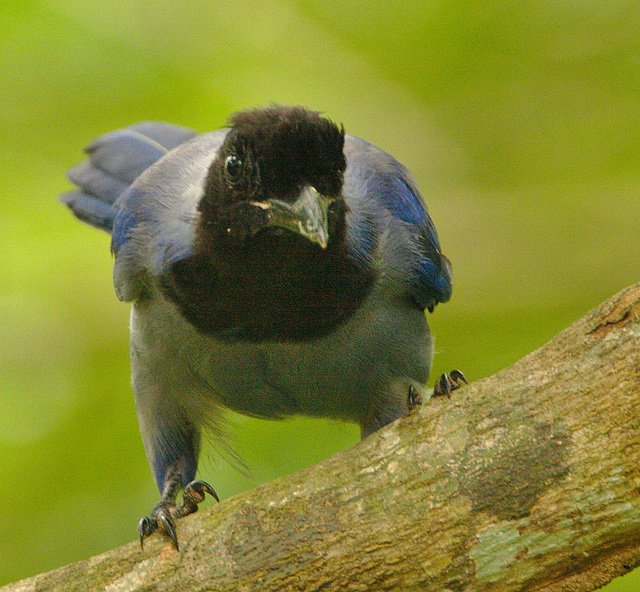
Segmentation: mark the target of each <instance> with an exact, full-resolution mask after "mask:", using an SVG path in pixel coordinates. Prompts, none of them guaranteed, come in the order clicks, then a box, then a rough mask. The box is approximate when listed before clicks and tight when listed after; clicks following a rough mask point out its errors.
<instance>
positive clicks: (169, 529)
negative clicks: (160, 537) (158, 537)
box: [158, 512, 180, 551]
mask: <svg viewBox="0 0 640 592" xmlns="http://www.w3.org/2000/svg"><path fill="white" fill-rule="evenodd" d="M158 520H159V522H161V523H162V527H163V528H164V530H165V531H166V533H167V535H169V538H170V539H171V541H172V542H173V546H174V547H175V548H176V551H179V550H180V546H179V545H178V536H177V535H176V529H175V525H174V521H173V518H172V517H171V514H170V513H169V512H161V513H160V515H159V516H158Z"/></svg>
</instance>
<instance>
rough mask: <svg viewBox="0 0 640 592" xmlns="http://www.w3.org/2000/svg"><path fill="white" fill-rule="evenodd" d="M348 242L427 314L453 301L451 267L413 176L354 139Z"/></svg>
mask: <svg viewBox="0 0 640 592" xmlns="http://www.w3.org/2000/svg"><path fill="white" fill-rule="evenodd" d="M345 153H346V155H347V163H348V166H347V171H346V172H345V194H346V197H347V202H348V205H349V208H350V215H349V221H348V222H349V227H348V238H349V241H350V246H351V250H352V252H353V254H354V257H355V258H356V259H358V260H362V261H364V260H366V259H367V258H375V259H377V260H378V261H379V262H380V264H381V265H382V267H383V268H384V272H385V273H387V274H389V275H391V276H394V277H397V278H398V279H399V280H400V281H401V282H403V283H404V284H405V286H406V290H407V291H408V293H409V294H410V296H411V297H412V298H413V300H414V301H415V302H416V303H417V305H418V306H420V307H421V308H422V309H428V310H429V311H431V310H433V307H434V306H435V305H436V304H437V303H438V302H446V301H447V300H449V298H450V297H451V291H452V285H451V264H450V263H449V260H448V259H447V258H446V257H445V256H444V254H443V253H442V251H441V249H440V241H439V239H438V233H437V231H436V228H435V226H434V224H433V221H432V220H431V217H430V216H429V212H428V210H427V206H426V204H425V203H424V200H423V199H422V196H421V195H420V192H419V191H418V188H417V186H416V184H415V182H414V180H413V179H412V177H411V175H410V173H409V171H408V170H407V169H406V168H405V167H404V166H403V165H401V164H400V163H399V162H398V161H397V160H395V159H394V158H393V157H392V156H390V155H389V154H387V153H386V152H383V151H382V150H380V149H378V148H376V147H375V146H373V145H372V144H369V143H368V142H365V141H364V140H361V139H359V138H355V137H354V136H347V138H346V142H345Z"/></svg>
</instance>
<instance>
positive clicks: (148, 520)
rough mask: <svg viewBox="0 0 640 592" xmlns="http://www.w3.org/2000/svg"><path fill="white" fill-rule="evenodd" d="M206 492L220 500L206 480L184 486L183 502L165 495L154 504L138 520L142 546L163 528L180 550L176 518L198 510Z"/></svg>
mask: <svg viewBox="0 0 640 592" xmlns="http://www.w3.org/2000/svg"><path fill="white" fill-rule="evenodd" d="M205 493H208V494H209V495H210V496H211V497H213V498H214V499H215V500H216V501H220V500H219V499H218V495H217V494H216V492H215V490H214V489H213V487H211V485H209V484H208V483H206V482H205V481H191V483H189V484H188V485H187V486H186V487H185V488H184V491H183V492H182V502H181V503H180V504H178V505H176V503H175V497H174V499H171V498H170V497H168V498H167V497H164V496H163V497H162V498H161V499H160V501H159V502H158V503H157V504H156V505H155V506H153V508H152V510H151V512H150V513H149V516H144V517H143V518H140V521H139V522H138V532H139V533H140V546H141V547H144V540H145V539H146V538H147V537H149V536H151V535H152V534H153V533H154V532H156V531H158V530H163V531H164V532H165V533H166V534H167V536H168V537H169V538H170V539H171V542H172V543H173V546H174V547H175V548H176V550H179V549H180V546H179V545H178V536H177V534H176V520H177V519H178V518H183V517H184V516H188V515H189V514H193V513H194V512H197V511H198V504H199V503H200V502H202V501H204V498H205Z"/></svg>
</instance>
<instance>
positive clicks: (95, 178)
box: [60, 121, 197, 232]
mask: <svg viewBox="0 0 640 592" xmlns="http://www.w3.org/2000/svg"><path fill="white" fill-rule="evenodd" d="M196 135H197V133H196V132H195V131H193V130H191V129H188V128H185V127H181V126H178V125H171V124H168V123H160V122H152V121H144V122H141V123H136V124H135V125H132V126H129V127H126V128H123V129H120V130H117V131H114V132H110V133H108V134H104V135H102V136H100V137H99V138H96V139H95V140H94V141H93V142H91V144H89V145H88V146H87V147H86V148H85V152H86V153H87V155H88V158H87V159H86V160H85V161H84V162H81V163H80V164H79V165H77V166H75V167H73V168H72V169H70V170H69V171H68V173H67V176H68V178H69V179H70V180H71V181H72V182H73V183H74V184H75V185H77V188H76V189H73V190H72V191H69V192H67V193H65V194H63V195H61V196H60V201H61V202H62V203H64V204H66V205H67V206H68V207H69V209H70V210H71V211H72V212H73V214H74V215H75V216H76V217H78V218H79V219H80V220H82V221H83V222H86V223H87V224H90V225H91V226H95V227H96V228H101V229H102V230H106V231H107V232H111V231H112V229H113V221H114V219H115V217H116V213H117V208H116V207H115V206H114V202H115V201H116V199H117V198H118V197H119V196H120V195H121V194H122V193H123V192H124V191H125V190H126V189H127V187H129V185H131V183H133V182H134V181H135V179H136V178H137V177H138V176H140V175H141V174H142V173H143V172H144V171H145V170H146V169H147V168H148V167H150V166H151V165H152V164H153V163H154V162H156V161H157V160H158V159H159V158H161V157H162V156H164V155H165V154H166V153H167V152H169V150H172V149H173V148H175V147H176V146H178V145H179V144H182V143H183V142H186V141H187V140H190V139H191V138H193V137H194V136H196Z"/></svg>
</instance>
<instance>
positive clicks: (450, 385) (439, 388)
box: [433, 370, 469, 397]
mask: <svg viewBox="0 0 640 592" xmlns="http://www.w3.org/2000/svg"><path fill="white" fill-rule="evenodd" d="M463 383H464V384H469V383H468V382H467V379H466V378H465V375H464V374H463V373H462V372H460V370H452V371H451V372H448V373H447V372H445V373H444V374H443V375H442V376H440V378H438V380H436V383H435V384H434V385H433V396H434V397H443V396H444V397H450V396H451V393H452V392H453V391H455V390H456V389H459V388H460V387H461V386H462V384H463Z"/></svg>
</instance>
